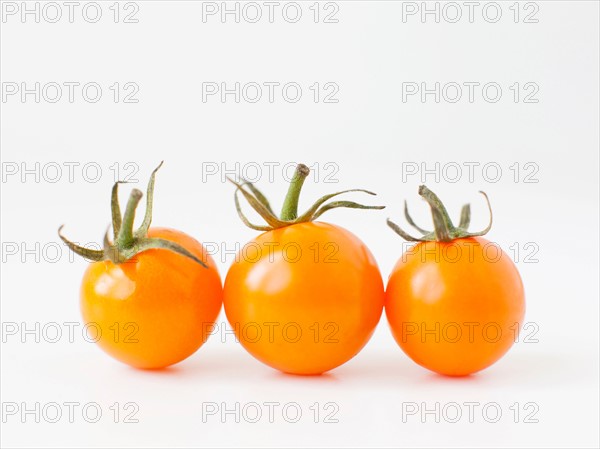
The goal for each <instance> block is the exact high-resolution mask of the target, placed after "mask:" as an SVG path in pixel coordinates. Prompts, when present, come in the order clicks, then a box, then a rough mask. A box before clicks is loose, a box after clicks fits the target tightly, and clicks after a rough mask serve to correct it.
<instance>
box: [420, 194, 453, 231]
mask: <svg viewBox="0 0 600 449" xmlns="http://www.w3.org/2000/svg"><path fill="white" fill-rule="evenodd" d="M419 195H421V196H422V197H423V198H424V199H425V201H427V203H429V207H430V208H431V215H432V216H433V227H434V232H435V236H436V238H437V240H438V241H440V242H449V241H451V240H452V233H453V231H454V229H455V228H454V224H453V223H452V220H451V219H450V215H449V214H448V211H447V210H446V207H445V206H444V204H443V203H442V200H440V199H439V197H438V196H437V195H436V194H435V193H433V192H432V191H431V190H429V189H428V188H427V187H426V186H420V187H419Z"/></svg>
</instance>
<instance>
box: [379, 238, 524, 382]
mask: <svg viewBox="0 0 600 449" xmlns="http://www.w3.org/2000/svg"><path fill="white" fill-rule="evenodd" d="M385 310H386V315H387V319H388V321H389V324H390V326H391V329H392V333H393V335H394V338H395V339H396V342H397V343H398V344H399V345H400V347H401V348H402V349H403V350H404V352H405V353H406V354H407V355H408V356H409V357H410V358H411V359H413V360H414V361H415V362H417V363H418V364H419V365H421V366H424V367H425V368H428V369H430V370H432V371H436V372H438V373H441V374H445V375H449V376H463V375H468V374H471V373H475V372H477V371H480V370H482V369H484V368H486V367H488V366H490V365H492V364H493V363H494V362H496V361H497V360H498V359H500V358H501V357H502V356H503V355H504V354H505V353H506V352H507V351H508V350H509V348H510V347H511V346H512V344H513V342H514V338H515V335H516V332H518V329H519V328H520V326H521V323H522V320H523V316H524V313H525V294H524V290H523V283H522V282H521V277H520V276H519V273H518V271H517V268H516V267H515V265H514V263H513V262H512V260H510V258H509V257H508V256H507V255H506V253H504V252H503V251H502V250H501V249H500V247H498V246H497V245H495V244H493V243H490V242H489V241H487V240H486V239H484V238H481V237H475V238H460V239H456V240H453V241H451V242H436V241H428V242H422V243H418V244H417V245H415V246H414V247H413V248H412V249H410V250H408V251H406V252H405V254H404V255H403V256H402V258H401V259H400V260H399V261H398V263H397V264H396V266H395V267H394V269H393V271H392V274H391V276H390V278H389V281H388V285H387V290H386V306H385Z"/></svg>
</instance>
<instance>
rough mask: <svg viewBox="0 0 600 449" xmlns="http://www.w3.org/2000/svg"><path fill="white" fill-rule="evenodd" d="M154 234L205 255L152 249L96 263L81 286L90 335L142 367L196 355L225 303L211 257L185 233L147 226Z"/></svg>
mask: <svg viewBox="0 0 600 449" xmlns="http://www.w3.org/2000/svg"><path fill="white" fill-rule="evenodd" d="M148 237H149V238H162V239H165V240H169V241H171V242H175V243H178V244H179V245H180V246H181V247H183V248H185V249H187V250H188V251H189V252H190V253H192V254H193V255H194V256H196V257H197V258H198V259H200V260H202V261H203V262H204V263H205V264H206V265H207V268H204V267H202V266H201V265H200V264H198V263H197V262H195V261H194V260H192V259H190V258H188V257H185V256H184V255H181V254H177V253H176V252H173V251H169V250H165V249H149V250H146V251H143V252H140V253H139V254H136V255H135V256H134V257H133V258H132V259H130V260H128V261H126V262H123V263H119V264H115V263H113V262H111V261H110V260H102V261H99V262H94V263H91V264H90V266H89V267H88V269H87V271H86V273H85V275H84V277H83V282H82V285H81V312H82V314H83V318H84V321H85V323H86V324H87V326H88V333H89V335H90V338H94V337H96V339H97V343H98V344H99V346H100V347H101V348H102V349H103V350H104V351H106V352H107V353H108V354H110V355H111V356H113V357H114V358H116V359H117V360H120V361H122V362H124V363H127V364H129V365H131V366H134V367H137V368H146V369H156V368H163V367H166V366H169V365H172V364H174V363H177V362H179V361H181V360H183V359H185V358H187V357H188V356H190V355H191V354H193V353H194V352H195V351H196V350H197V349H198V348H199V347H200V346H201V345H202V344H203V343H204V342H205V341H206V339H207V338H208V334H209V331H210V329H211V325H212V324H213V323H214V322H215V320H216V318H217V316H218V314H219V311H220V309H221V303H222V294H223V293H222V287H221V279H220V277H219V273H218V272H217V269H216V267H215V264H214V261H213V260H212V258H211V257H210V255H208V254H207V253H206V251H205V250H204V248H203V247H202V245H201V244H200V243H199V242H198V241H196V240H195V239H193V238H192V237H190V236H189V235H186V234H184V233H182V232H179V231H175V230H172V229H166V228H150V230H149V232H148Z"/></svg>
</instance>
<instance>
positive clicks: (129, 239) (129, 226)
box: [115, 189, 143, 248]
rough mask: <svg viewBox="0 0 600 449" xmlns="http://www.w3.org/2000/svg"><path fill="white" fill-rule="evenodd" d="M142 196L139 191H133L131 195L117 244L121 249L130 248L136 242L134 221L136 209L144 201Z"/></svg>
mask: <svg viewBox="0 0 600 449" xmlns="http://www.w3.org/2000/svg"><path fill="white" fill-rule="evenodd" d="M142 195H143V194H142V192H141V191H140V190H138V189H133V190H132V191H131V194H130V195H129V200H128V201H127V207H126V208H125V213H124V214H123V223H122V224H121V229H120V230H119V236H118V237H117V241H116V242H115V243H116V245H117V246H118V247H120V248H129V247H130V246H132V245H133V244H134V241H135V240H134V237H133V221H134V220H135V209H136V208H137V206H138V204H139V202H140V200H141V199H142Z"/></svg>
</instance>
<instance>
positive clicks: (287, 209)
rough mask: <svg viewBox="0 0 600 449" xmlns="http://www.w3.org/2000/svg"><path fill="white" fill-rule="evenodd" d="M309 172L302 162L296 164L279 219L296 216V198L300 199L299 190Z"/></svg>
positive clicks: (289, 218)
mask: <svg viewBox="0 0 600 449" xmlns="http://www.w3.org/2000/svg"><path fill="white" fill-rule="evenodd" d="M309 173H310V169H309V168H308V167H307V166H306V165H304V164H298V166H297V167H296V172H295V173H294V176H293V177H292V180H291V181H290V187H289V189H288V192H287V195H286V196H285V201H284V202H283V208H282V209H281V220H283V221H290V220H295V219H296V218H298V200H299V199H300V191H301V190H302V185H303V184H304V180H305V179H306V177H307V176H308V174H309Z"/></svg>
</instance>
